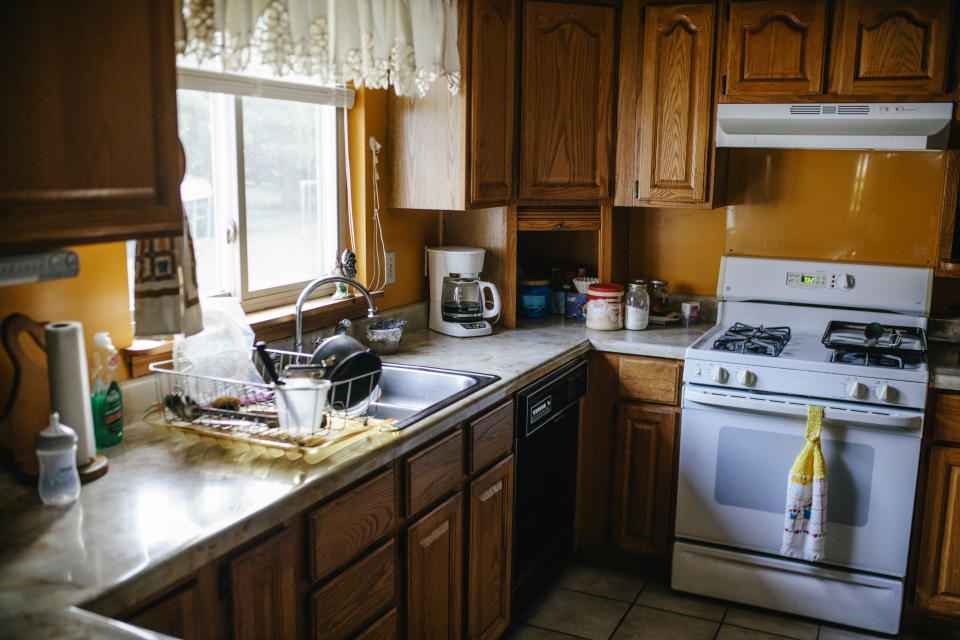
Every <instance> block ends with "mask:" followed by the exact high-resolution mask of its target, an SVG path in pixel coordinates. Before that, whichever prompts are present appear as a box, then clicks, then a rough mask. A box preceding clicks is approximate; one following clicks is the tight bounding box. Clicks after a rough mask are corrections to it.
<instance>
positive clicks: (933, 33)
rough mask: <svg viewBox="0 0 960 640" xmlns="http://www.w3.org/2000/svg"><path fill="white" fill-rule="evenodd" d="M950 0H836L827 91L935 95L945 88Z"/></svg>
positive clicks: (951, 12) (852, 93)
mask: <svg viewBox="0 0 960 640" xmlns="http://www.w3.org/2000/svg"><path fill="white" fill-rule="evenodd" d="M954 11H955V8H954V0H914V1H912V2H903V0H841V1H840V2H838V4H837V13H836V19H835V31H834V33H835V34H836V35H835V38H836V42H835V45H834V59H833V63H832V65H831V67H832V68H831V90H832V92H834V93H837V94H840V95H868V96H881V95H889V96H917V97H923V96H935V95H938V94H943V93H944V91H945V90H946V89H947V86H946V83H947V67H948V59H949V53H950V43H949V31H950V25H951V24H952V22H953V16H954Z"/></svg>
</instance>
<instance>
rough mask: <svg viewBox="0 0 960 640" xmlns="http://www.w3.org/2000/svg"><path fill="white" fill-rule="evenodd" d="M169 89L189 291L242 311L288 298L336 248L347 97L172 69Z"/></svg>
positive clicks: (322, 268) (328, 265)
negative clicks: (181, 166) (191, 272)
mask: <svg viewBox="0 0 960 640" xmlns="http://www.w3.org/2000/svg"><path fill="white" fill-rule="evenodd" d="M178 86H179V89H178V90H177V117H178V124H179V133H180V140H181V142H182V143H183V147H184V152H185V155H186V160H187V167H186V175H185V176H184V179H183V182H182V184H181V188H180V191H181V198H182V200H183V205H184V209H185V211H186V214H187V219H188V220H189V223H190V230H191V232H192V234H193V241H194V248H195V252H196V258H197V279H198V285H199V289H200V295H201V296H203V297H207V296H216V295H234V296H236V297H238V298H240V300H241V302H242V303H243V306H244V308H245V309H247V310H248V311H251V310H256V309H262V308H265V307H269V306H277V305H281V304H287V303H290V302H292V301H293V300H295V299H296V297H297V295H298V294H299V292H300V291H301V290H302V289H303V287H304V285H305V284H306V283H308V282H309V281H310V280H313V279H314V278H316V277H317V276H319V275H322V274H325V273H329V272H330V271H331V269H332V268H333V266H334V264H335V260H336V255H337V250H338V247H340V246H342V245H343V239H344V235H343V229H344V228H345V226H346V213H345V209H346V195H345V179H344V171H343V161H342V159H343V148H344V141H343V130H342V124H343V108H344V107H347V106H349V103H352V94H353V92H352V91H348V90H344V89H330V88H325V87H316V86H306V85H298V84H296V83H291V82H277V81H268V80H263V79H257V78H248V77H243V76H231V75H226V74H219V73H211V72H206V71H198V70H184V69H181V70H179V72H178ZM331 292H332V287H331V288H329V289H328V290H318V291H317V295H324V294H329V293H331Z"/></svg>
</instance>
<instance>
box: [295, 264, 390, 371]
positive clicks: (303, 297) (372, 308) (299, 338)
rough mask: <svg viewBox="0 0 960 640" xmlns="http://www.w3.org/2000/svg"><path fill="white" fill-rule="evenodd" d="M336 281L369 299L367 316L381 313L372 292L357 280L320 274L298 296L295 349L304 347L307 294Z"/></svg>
mask: <svg viewBox="0 0 960 640" xmlns="http://www.w3.org/2000/svg"><path fill="white" fill-rule="evenodd" d="M334 282H342V283H344V284H346V285H349V286H351V287H353V288H354V289H356V290H357V291H359V292H360V293H362V294H363V297H364V298H366V299H367V317H368V318H376V317H377V315H378V314H379V313H380V312H379V311H377V305H376V304H375V303H374V301H373V296H372V295H370V292H369V291H367V288H366V287H364V286H363V285H362V284H360V283H359V282H357V281H356V280H352V279H350V278H345V277H344V276H320V277H319V278H317V279H316V280H314V281H313V282H311V283H310V284H308V285H307V286H305V287H304V288H303V291H301V292H300V296H299V297H298V298H297V311H296V335H295V336H294V338H293V350H294V351H296V352H300V349H302V348H303V303H304V302H306V301H307V296H309V295H310V292H311V291H313V290H314V289H316V288H317V287H320V286H323V285H325V284H333V283H334Z"/></svg>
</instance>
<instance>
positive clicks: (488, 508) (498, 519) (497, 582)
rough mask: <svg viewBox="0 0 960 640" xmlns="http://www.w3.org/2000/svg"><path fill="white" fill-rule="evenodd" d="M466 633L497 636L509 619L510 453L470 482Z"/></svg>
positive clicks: (474, 636)
mask: <svg viewBox="0 0 960 640" xmlns="http://www.w3.org/2000/svg"><path fill="white" fill-rule="evenodd" d="M469 520H470V525H469V527H470V528H469V534H468V542H467V549H468V550H469V551H468V553H469V558H468V564H467V638H468V639H469V640H479V639H484V640H486V639H488V638H497V637H499V636H500V634H502V633H503V632H504V631H506V629H507V626H508V625H509V624H510V561H511V555H512V553H513V544H512V541H513V456H510V457H508V458H506V459H504V460H502V461H501V462H500V463H499V464H497V465H496V466H495V467H493V468H492V469H490V470H489V471H487V472H486V473H484V474H483V475H481V476H480V477H478V478H477V479H476V480H474V481H473V482H471V483H470V518H469Z"/></svg>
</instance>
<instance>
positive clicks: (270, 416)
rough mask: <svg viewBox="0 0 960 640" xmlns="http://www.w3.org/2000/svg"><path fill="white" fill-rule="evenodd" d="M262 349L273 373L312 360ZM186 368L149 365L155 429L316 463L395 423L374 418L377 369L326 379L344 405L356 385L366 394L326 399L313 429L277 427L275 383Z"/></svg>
mask: <svg viewBox="0 0 960 640" xmlns="http://www.w3.org/2000/svg"><path fill="white" fill-rule="evenodd" d="M266 351H267V354H268V355H269V356H270V357H271V358H272V359H273V362H274V365H275V367H276V370H277V371H283V369H284V368H285V367H286V366H287V365H303V364H308V363H310V360H311V357H312V356H311V355H310V354H306V353H298V352H295V351H284V350H280V349H267V350H266ZM255 353H256V352H255V351H254V354H255ZM253 362H254V366H255V367H256V368H257V371H258V372H259V373H260V375H261V376H263V377H264V378H266V375H265V373H266V372H265V371H264V368H263V364H262V363H261V362H260V361H259V359H258V358H256V357H253ZM192 368H193V364H192V363H191V362H190V361H188V360H179V361H178V360H164V361H162V362H155V363H152V364H151V365H150V371H152V372H154V373H156V374H158V375H157V376H155V380H156V393H157V404H155V405H154V406H153V407H152V408H151V409H150V410H149V412H148V415H147V416H145V420H146V421H147V422H148V423H149V424H151V425H152V426H153V427H154V428H155V429H158V430H159V429H166V430H168V431H171V432H173V433H175V434H178V435H181V436H183V437H184V438H185V439H186V440H187V441H189V442H202V443H205V444H207V445H219V446H221V447H222V448H224V449H235V450H239V451H241V452H249V453H250V454H253V455H254V456H258V455H265V456H268V457H273V458H279V457H281V456H285V457H286V458H288V459H290V460H299V459H303V460H305V461H306V462H308V463H310V464H316V463H317V462H320V461H321V460H323V459H325V458H327V457H329V456H330V455H332V454H333V453H336V452H337V451H339V450H341V449H343V448H345V447H347V446H349V445H351V444H354V443H356V442H359V441H361V440H363V439H365V438H367V437H369V436H370V432H371V431H374V432H375V431H379V430H381V429H382V430H389V428H390V425H391V424H392V423H393V422H394V420H393V419H392V418H385V419H384V418H378V417H377V416H376V415H375V414H376V409H375V407H376V405H375V404H374V402H375V401H376V399H377V397H378V396H379V393H380V387H379V385H378V384H377V383H378V380H379V377H378V376H379V373H380V372H379V371H375V372H372V373H367V374H363V375H360V376H356V377H354V378H349V379H345V380H339V381H337V382H333V383H331V384H330V387H329V393H328V394H327V397H328V398H330V399H335V398H338V397H340V398H345V399H347V402H349V400H350V399H351V398H355V397H357V395H358V394H360V393H362V391H360V392H356V391H355V389H357V385H360V386H359V388H360V389H361V390H363V389H364V388H365V389H366V390H367V393H366V394H362V396H361V397H362V398H363V399H362V400H361V401H359V402H354V403H353V404H352V405H350V406H346V405H347V402H343V401H336V400H334V401H333V402H332V403H328V404H327V405H326V407H325V409H324V410H323V416H322V420H320V421H319V422H320V426H319V428H317V429H315V430H313V431H312V432H309V433H294V432H293V431H291V430H288V429H284V428H282V427H281V426H280V424H279V421H278V416H277V404H276V394H275V392H274V385H272V384H270V383H268V382H252V381H243V380H235V379H231V378H221V377H216V376H209V375H203V374H198V373H192V372H191V369H192ZM371 407H374V409H373V410H372V411H371Z"/></svg>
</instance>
